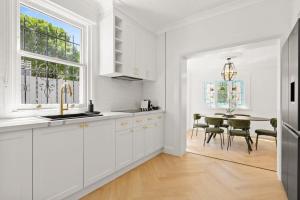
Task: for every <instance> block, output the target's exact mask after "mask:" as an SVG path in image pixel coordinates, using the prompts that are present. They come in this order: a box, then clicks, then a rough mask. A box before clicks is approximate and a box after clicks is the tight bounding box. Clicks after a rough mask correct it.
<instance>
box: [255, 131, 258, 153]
mask: <svg viewBox="0 0 300 200" xmlns="http://www.w3.org/2000/svg"><path fill="white" fill-rule="evenodd" d="M257 145H258V134H257V135H256V143H255V149H256V150H257Z"/></svg>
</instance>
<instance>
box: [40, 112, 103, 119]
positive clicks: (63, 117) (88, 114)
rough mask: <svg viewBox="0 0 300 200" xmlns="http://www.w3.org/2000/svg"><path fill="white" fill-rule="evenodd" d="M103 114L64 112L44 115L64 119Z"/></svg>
mask: <svg viewBox="0 0 300 200" xmlns="http://www.w3.org/2000/svg"><path fill="white" fill-rule="evenodd" d="M96 116H102V115H101V114H92V113H76V114H64V115H49V116H42V117H44V118H47V119H51V120H63V119H76V118H85V117H96Z"/></svg>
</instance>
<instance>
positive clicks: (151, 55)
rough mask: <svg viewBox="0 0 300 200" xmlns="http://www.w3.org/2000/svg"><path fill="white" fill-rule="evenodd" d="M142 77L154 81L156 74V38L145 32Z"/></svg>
mask: <svg viewBox="0 0 300 200" xmlns="http://www.w3.org/2000/svg"><path fill="white" fill-rule="evenodd" d="M143 49H144V50H143V51H144V59H145V62H144V63H143V65H144V75H143V77H144V78H145V79H146V80H155V78H156V77H155V74H156V38H155V36H153V35H152V34H150V33H148V32H146V33H145V36H144V47H143Z"/></svg>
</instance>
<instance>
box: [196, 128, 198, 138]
mask: <svg viewBox="0 0 300 200" xmlns="http://www.w3.org/2000/svg"><path fill="white" fill-rule="evenodd" d="M196 136H198V128H197V129H196Z"/></svg>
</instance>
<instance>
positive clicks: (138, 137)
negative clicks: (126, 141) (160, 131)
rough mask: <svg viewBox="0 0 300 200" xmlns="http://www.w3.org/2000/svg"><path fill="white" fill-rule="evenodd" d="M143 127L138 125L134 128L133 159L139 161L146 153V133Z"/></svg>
mask: <svg viewBox="0 0 300 200" xmlns="http://www.w3.org/2000/svg"><path fill="white" fill-rule="evenodd" d="M144 132H145V131H144V128H143V127H136V128H134V130H133V159H134V161H137V160H139V159H141V158H143V157H144V155H145V133H144Z"/></svg>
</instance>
